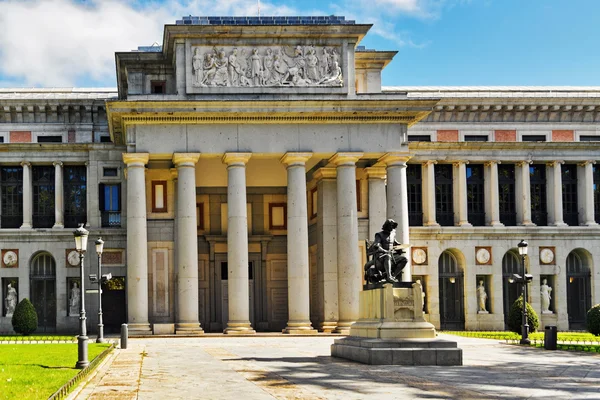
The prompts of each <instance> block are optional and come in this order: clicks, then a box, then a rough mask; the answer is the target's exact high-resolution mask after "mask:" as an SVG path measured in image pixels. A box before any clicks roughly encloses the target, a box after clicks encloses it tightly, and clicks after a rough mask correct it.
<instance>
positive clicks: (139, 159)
mask: <svg viewBox="0 0 600 400" xmlns="http://www.w3.org/2000/svg"><path fill="white" fill-rule="evenodd" d="M149 159H150V154H149V153H123V162H124V163H125V164H126V165H127V166H129V165H132V164H141V165H146V164H148V160H149Z"/></svg>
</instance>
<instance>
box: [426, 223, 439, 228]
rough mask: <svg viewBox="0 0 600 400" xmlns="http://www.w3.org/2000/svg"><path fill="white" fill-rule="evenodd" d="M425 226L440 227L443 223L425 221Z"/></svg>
mask: <svg viewBox="0 0 600 400" xmlns="http://www.w3.org/2000/svg"><path fill="white" fill-rule="evenodd" d="M425 226H432V227H438V226H441V225H440V224H438V223H437V222H425Z"/></svg>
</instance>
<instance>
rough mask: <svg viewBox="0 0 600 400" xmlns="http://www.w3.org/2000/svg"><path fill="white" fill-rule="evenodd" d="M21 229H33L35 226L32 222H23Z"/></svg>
mask: <svg viewBox="0 0 600 400" xmlns="http://www.w3.org/2000/svg"><path fill="white" fill-rule="evenodd" d="M19 229H33V226H31V224H23V225H21V227H20V228H19Z"/></svg>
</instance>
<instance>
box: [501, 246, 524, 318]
mask: <svg viewBox="0 0 600 400" xmlns="http://www.w3.org/2000/svg"><path fill="white" fill-rule="evenodd" d="M521 269H522V267H521V261H520V260H519V256H517V255H516V254H515V253H513V252H512V251H509V252H507V253H506V254H505V255H504V257H503V258H502V300H503V304H504V329H508V314H509V313H510V308H511V307H512V305H513V303H514V302H515V301H516V300H517V299H518V298H519V296H520V295H521V286H520V285H519V284H518V283H516V282H513V283H511V281H514V278H513V274H519V275H522V274H523V271H521Z"/></svg>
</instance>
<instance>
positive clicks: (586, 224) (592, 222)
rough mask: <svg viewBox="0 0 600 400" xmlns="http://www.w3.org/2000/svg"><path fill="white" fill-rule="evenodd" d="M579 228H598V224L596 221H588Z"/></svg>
mask: <svg viewBox="0 0 600 400" xmlns="http://www.w3.org/2000/svg"><path fill="white" fill-rule="evenodd" d="M579 226H598V223H597V222H596V221H588V222H584V223H583V224H579Z"/></svg>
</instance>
